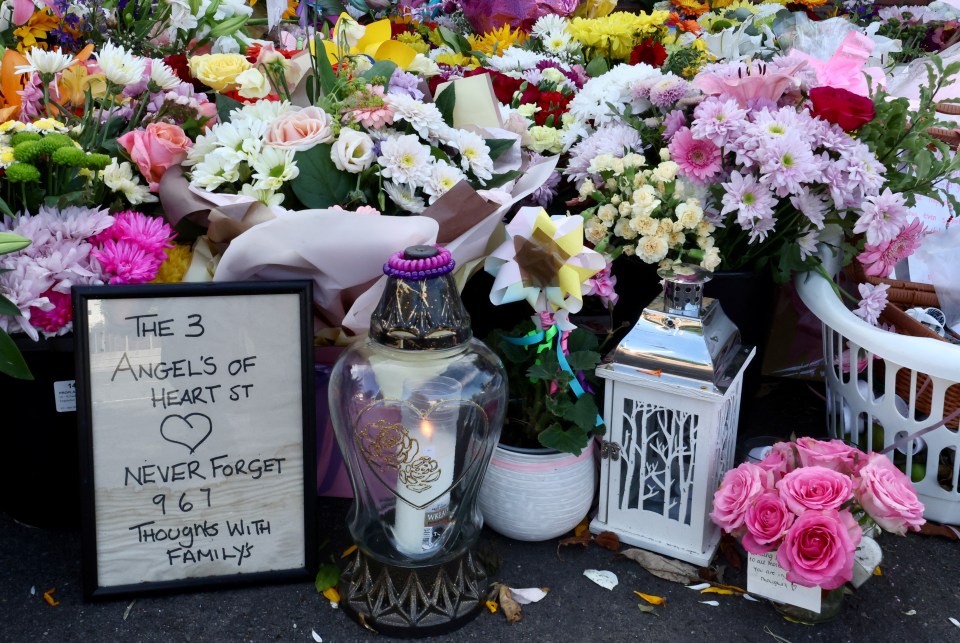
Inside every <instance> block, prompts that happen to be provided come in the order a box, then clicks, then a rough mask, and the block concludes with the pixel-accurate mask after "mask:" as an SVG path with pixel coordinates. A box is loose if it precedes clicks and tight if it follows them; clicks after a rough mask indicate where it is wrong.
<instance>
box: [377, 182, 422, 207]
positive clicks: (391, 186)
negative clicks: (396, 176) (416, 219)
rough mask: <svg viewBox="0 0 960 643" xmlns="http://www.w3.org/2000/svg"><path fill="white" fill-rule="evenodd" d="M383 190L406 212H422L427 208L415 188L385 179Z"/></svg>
mask: <svg viewBox="0 0 960 643" xmlns="http://www.w3.org/2000/svg"><path fill="white" fill-rule="evenodd" d="M383 191H384V192H386V193H387V196H388V197H390V200H391V201H393V202H394V203H396V204H397V207H399V208H400V209H401V210H403V211H405V212H410V213H411V214H420V213H421V212H423V211H424V210H426V209H427V206H426V204H425V203H424V202H423V199H421V198H420V197H418V196H417V195H416V194H414V188H411V187H405V186H403V185H397V184H396V183H392V182H390V181H385V182H384V184H383Z"/></svg>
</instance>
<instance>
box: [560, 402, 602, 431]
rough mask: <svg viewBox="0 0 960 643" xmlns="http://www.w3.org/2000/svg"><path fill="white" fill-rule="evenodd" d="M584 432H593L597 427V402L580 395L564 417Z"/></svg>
mask: <svg viewBox="0 0 960 643" xmlns="http://www.w3.org/2000/svg"><path fill="white" fill-rule="evenodd" d="M566 419H567V420H569V421H571V422H573V423H574V424H576V425H577V426H578V427H580V428H581V429H583V430H584V431H587V432H590V431H593V429H594V427H596V426H597V402H596V401H595V400H594V399H593V396H592V395H587V394H584V395H581V396H580V397H578V398H577V401H576V402H575V403H574V405H573V408H572V409H571V410H570V413H569V414H568V415H567V417H566Z"/></svg>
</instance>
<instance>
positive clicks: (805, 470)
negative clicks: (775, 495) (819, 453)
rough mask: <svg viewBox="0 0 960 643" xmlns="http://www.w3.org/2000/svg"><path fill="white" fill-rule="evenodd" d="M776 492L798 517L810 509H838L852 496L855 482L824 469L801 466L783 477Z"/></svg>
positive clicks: (848, 477) (838, 473) (837, 472)
mask: <svg viewBox="0 0 960 643" xmlns="http://www.w3.org/2000/svg"><path fill="white" fill-rule="evenodd" d="M777 489H778V490H779V491H780V497H781V498H783V501H784V502H785V503H786V504H787V506H788V507H789V508H790V511H792V512H794V513H795V514H797V515H799V514H802V513H803V512H805V511H807V510H808V509H812V510H814V511H821V510H824V509H839V508H840V505H842V504H843V503H845V502H846V501H848V500H850V498H851V496H852V495H853V481H852V480H851V479H850V476H847V475H844V474H842V473H840V472H839V471H834V470H832V469H827V468H825V467H800V468H799V469H794V470H793V471H791V472H790V473H788V474H787V475H785V476H783V480H781V481H780V482H779V484H777Z"/></svg>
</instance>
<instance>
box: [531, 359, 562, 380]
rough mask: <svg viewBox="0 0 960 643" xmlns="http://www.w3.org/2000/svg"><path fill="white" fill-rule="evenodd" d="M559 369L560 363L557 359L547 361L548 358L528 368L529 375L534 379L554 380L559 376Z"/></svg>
mask: <svg viewBox="0 0 960 643" xmlns="http://www.w3.org/2000/svg"><path fill="white" fill-rule="evenodd" d="M559 371H560V365H559V364H557V361H556V359H554V360H553V362H552V363H549V362H547V360H540V363H538V364H534V365H533V366H531V367H530V368H528V369H527V377H529V378H530V379H532V380H552V379H555V378H556V377H557V373H558V372H559Z"/></svg>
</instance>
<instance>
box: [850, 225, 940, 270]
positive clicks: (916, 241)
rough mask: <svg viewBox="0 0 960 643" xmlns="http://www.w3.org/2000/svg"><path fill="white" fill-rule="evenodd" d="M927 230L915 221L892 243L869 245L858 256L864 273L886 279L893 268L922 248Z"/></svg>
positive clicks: (882, 242)
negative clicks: (921, 243)
mask: <svg viewBox="0 0 960 643" xmlns="http://www.w3.org/2000/svg"><path fill="white" fill-rule="evenodd" d="M926 234H927V230H926V229H925V228H924V227H923V225H922V224H921V223H920V220H919V219H914V220H913V221H911V222H910V223H909V224H908V225H907V226H906V227H905V228H903V229H902V230H901V231H900V233H899V234H898V235H897V236H896V237H895V238H893V239H892V240H890V241H881V242H880V243H878V244H876V245H870V244H867V245H865V246H864V247H863V252H861V253H860V254H859V255H857V261H859V262H860V263H862V264H864V266H865V268H864V269H863V271H864V272H865V273H866V274H867V275H869V276H871V277H885V276H887V275H889V274H890V271H891V270H893V267H894V266H896V265H897V264H898V263H900V262H901V261H903V260H904V259H906V258H907V257H909V256H910V255H912V254H913V252H914V251H915V250H916V249H917V248H919V247H920V242H921V241H923V237H924V236H926Z"/></svg>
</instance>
